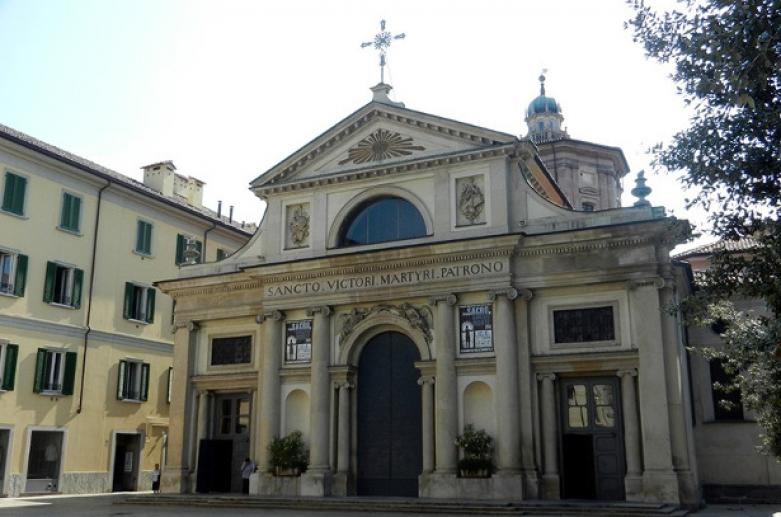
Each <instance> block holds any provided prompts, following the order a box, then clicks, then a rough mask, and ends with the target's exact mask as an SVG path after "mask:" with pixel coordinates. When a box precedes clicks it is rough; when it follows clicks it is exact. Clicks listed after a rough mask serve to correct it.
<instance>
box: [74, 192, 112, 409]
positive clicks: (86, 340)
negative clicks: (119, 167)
mask: <svg viewBox="0 0 781 517" xmlns="http://www.w3.org/2000/svg"><path fill="white" fill-rule="evenodd" d="M110 186H111V182H110V181H108V182H106V184H105V185H103V187H101V189H100V190H98V208H97V210H96V211H95V230H94V235H93V236H92V260H91V265H90V272H89V294H88V295H87V317H86V319H87V325H86V327H87V330H86V331H85V332H84V347H83V348H84V352H83V353H82V354H81V386H79V406H78V407H77V408H76V413H77V414H79V413H81V409H82V405H83V403H84V379H85V378H86V373H87V345H88V344H89V334H90V332H91V331H92V328H91V327H90V321H91V317H92V291H93V289H94V286H95V259H96V257H97V253H98V230H99V227H100V207H101V205H102V201H103V191H104V190H106V189H107V188H109V187H110Z"/></svg>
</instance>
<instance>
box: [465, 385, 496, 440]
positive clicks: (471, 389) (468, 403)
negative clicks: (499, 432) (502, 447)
mask: <svg viewBox="0 0 781 517" xmlns="http://www.w3.org/2000/svg"><path fill="white" fill-rule="evenodd" d="M493 398H494V395H493V390H491V387H490V386H489V385H488V384H486V383H484V382H481V381H474V382H471V383H469V385H467V387H466V388H464V395H463V403H464V426H467V425H469V424H472V425H473V426H474V428H475V429H485V432H486V433H488V434H489V435H491V436H492V437H493V438H496V418H495V415H494V401H493Z"/></svg>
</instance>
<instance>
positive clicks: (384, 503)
mask: <svg viewBox="0 0 781 517" xmlns="http://www.w3.org/2000/svg"><path fill="white" fill-rule="evenodd" d="M115 504H134V505H136V504H137V505H155V506H159V505H170V506H198V507H210V508H258V509H263V508H265V509H285V510H300V511H330V512H338V511H343V512H393V513H410V514H416V515H420V514H453V515H455V514H461V515H528V516H534V515H540V516H542V515H561V516H580V515H584V516H594V515H605V516H609V517H638V516H665V517H682V516H684V515H687V514H688V513H689V512H688V511H687V510H685V509H681V508H679V507H676V506H672V505H666V504H649V503H628V502H615V503H613V502H594V501H518V502H496V501H452V500H450V501H448V500H438V499H412V498H377V497H326V498H320V497H256V496H238V495H173V494H158V495H138V496H132V497H127V498H123V499H118V500H117V501H116V502H115Z"/></svg>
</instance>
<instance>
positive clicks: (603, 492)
mask: <svg viewBox="0 0 781 517" xmlns="http://www.w3.org/2000/svg"><path fill="white" fill-rule="evenodd" d="M560 407H561V459H562V461H561V463H562V465H561V492H562V493H561V496H562V497H563V498H566V499H599V500H623V499H624V474H625V470H626V464H625V460H624V437H623V427H622V418H621V393H620V391H619V384H618V379H617V378H610V377H588V378H582V379H563V380H562V383H561V406H560Z"/></svg>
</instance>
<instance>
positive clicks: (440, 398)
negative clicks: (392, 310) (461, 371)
mask: <svg viewBox="0 0 781 517" xmlns="http://www.w3.org/2000/svg"><path fill="white" fill-rule="evenodd" d="M457 301H458V298H456V295H454V294H448V295H442V296H435V297H433V298H431V303H432V304H434V305H436V313H435V321H434V346H435V348H436V351H437V366H436V368H437V369H436V372H437V389H436V472H437V474H446V475H455V473H456V465H457V460H458V451H457V449H456V445H455V441H456V437H457V436H458V384H457V379H456V364H455V360H456V335H455V317H454V309H453V306H454V305H455V304H456V302H457Z"/></svg>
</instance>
